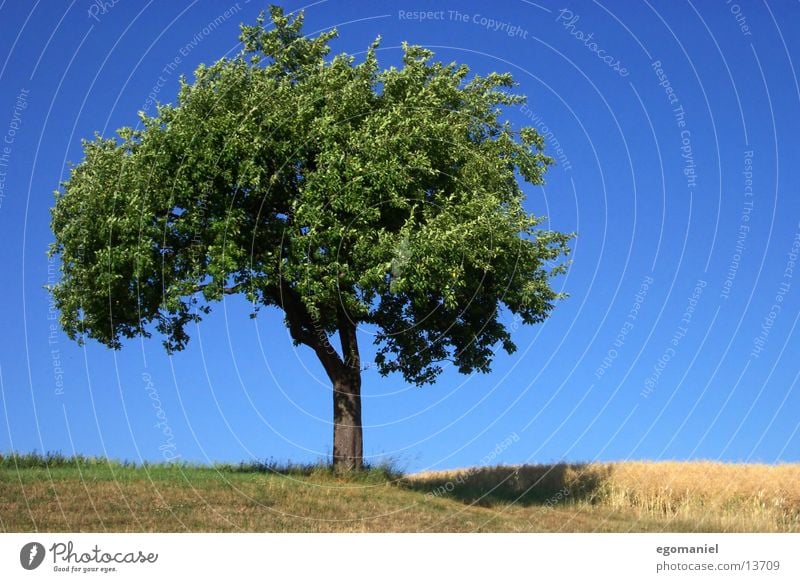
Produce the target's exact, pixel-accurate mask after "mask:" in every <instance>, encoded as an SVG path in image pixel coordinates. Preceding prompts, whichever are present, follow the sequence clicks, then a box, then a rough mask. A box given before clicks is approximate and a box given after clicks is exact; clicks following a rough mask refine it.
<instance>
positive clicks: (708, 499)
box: [410, 461, 800, 532]
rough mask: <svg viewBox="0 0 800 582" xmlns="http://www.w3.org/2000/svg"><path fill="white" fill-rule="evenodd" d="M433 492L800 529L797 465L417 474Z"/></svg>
mask: <svg viewBox="0 0 800 582" xmlns="http://www.w3.org/2000/svg"><path fill="white" fill-rule="evenodd" d="M410 479H411V480H413V481H417V482H420V483H426V484H427V485H428V486H429V487H431V488H432V492H433V495H434V496H453V495H455V496H459V497H462V498H465V499H467V500H468V501H469V502H471V503H475V504H481V505H483V504H490V503H494V502H496V501H497V500H503V501H505V502H506V503H507V504H509V505H514V504H523V505H524V504H527V503H538V504H541V505H543V506H544V507H548V508H555V507H558V506H572V507H574V508H576V509H577V508H581V507H583V508H590V507H604V508H607V509H611V510H618V511H624V512H627V511H633V512H635V513H636V515H638V516H640V517H641V518H642V519H646V520H650V519H656V520H659V521H662V522H663V523H664V524H665V529H667V530H669V529H671V528H670V525H669V524H670V522H674V523H693V524H697V527H698V528H699V529H706V528H707V527H708V526H711V529H714V530H718V531H759V532H771V531H779V532H787V531H792V532H794V531H800V465H798V464H782V465H763V464H734V463H718V462H709V461H703V462H622V463H590V464H575V465H567V464H555V465H524V466H516V467H514V466H506V467H494V468H482V469H464V470H457V471H445V472H435V473H420V474H416V475H413V476H411V477H410Z"/></svg>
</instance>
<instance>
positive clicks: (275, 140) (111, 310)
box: [50, 7, 571, 466]
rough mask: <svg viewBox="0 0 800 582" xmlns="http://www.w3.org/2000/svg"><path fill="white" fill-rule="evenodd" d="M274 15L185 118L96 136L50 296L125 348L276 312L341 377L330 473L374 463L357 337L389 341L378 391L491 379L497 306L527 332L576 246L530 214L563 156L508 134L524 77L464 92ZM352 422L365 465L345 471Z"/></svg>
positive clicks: (69, 207) (82, 326)
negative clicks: (216, 316)
mask: <svg viewBox="0 0 800 582" xmlns="http://www.w3.org/2000/svg"><path fill="white" fill-rule="evenodd" d="M270 12H271V20H272V24H273V25H274V26H273V27H271V29H270V30H266V29H265V26H264V16H263V15H262V16H261V17H260V18H259V20H258V21H257V22H256V24H255V25H254V26H242V29H241V30H242V33H241V37H240V39H241V41H242V43H243V50H242V52H241V53H240V54H239V55H238V56H236V57H235V58H231V59H221V60H219V61H218V62H216V63H214V64H213V65H211V66H204V65H201V66H200V67H198V68H197V70H196V72H195V78H194V81H193V82H188V81H187V80H185V79H182V80H181V86H180V91H179V93H178V97H177V101H176V103H175V104H174V105H160V106H158V108H157V112H156V113H155V115H154V116H152V117H151V116H148V115H146V114H144V113H140V120H141V123H140V125H139V126H138V127H137V128H130V127H125V128H122V129H120V130H119V131H118V132H117V133H118V137H116V138H103V137H100V136H96V138H95V139H94V140H91V141H84V143H83V148H84V159H83V161H81V162H80V163H79V164H77V165H76V166H75V167H74V168H73V169H72V172H71V175H70V177H69V179H68V180H67V181H66V182H65V183H64V184H63V187H62V189H61V191H60V192H58V193H57V199H56V204H55V207H54V209H53V211H52V229H53V232H54V234H55V242H54V243H53V245H52V247H51V250H50V253H51V255H56V256H58V257H59V258H60V265H61V275H62V277H61V279H60V281H59V282H58V283H57V284H56V285H55V286H54V287H53V288H52V293H53V295H54V298H55V302H56V305H57V307H58V308H59V310H60V313H61V324H62V326H63V329H64V330H65V332H66V333H67V335H68V336H69V337H70V338H73V339H77V340H79V341H80V340H81V339H82V338H84V337H89V338H93V339H95V340H97V341H99V342H101V343H103V344H105V345H108V346H110V347H112V348H119V347H121V345H122V342H123V339H124V338H132V337H135V336H139V335H142V336H146V337H149V336H150V335H151V333H152V332H153V331H157V332H158V333H159V334H160V335H162V336H163V338H164V342H165V345H166V347H167V349H168V350H180V349H182V348H183V347H184V346H185V345H186V343H187V341H188V339H189V336H188V333H187V328H188V326H189V324H191V323H194V322H197V321H199V320H200V318H201V317H202V316H203V315H204V314H207V313H209V311H210V308H211V306H212V305H213V304H214V303H215V302H217V301H219V300H220V299H221V298H222V297H223V295H224V294H229V293H242V294H244V295H246V297H247V298H248V299H249V300H250V301H251V302H252V304H253V306H254V310H255V311H257V310H258V308H259V307H262V306H274V307H277V308H280V309H282V310H283V312H284V314H285V322H286V326H287V328H288V330H289V332H290V335H291V337H292V339H293V340H294V342H295V343H296V344H304V345H307V346H309V347H310V348H312V349H313V350H314V351H315V353H316V354H317V356H318V357H319V359H320V361H321V363H322V365H323V367H324V368H325V370H326V372H327V373H328V375H329V377H330V378H331V380H332V382H333V386H334V423H335V428H334V432H335V435H334V462H335V463H336V462H338V461H342V464H347V465H348V466H360V463H361V449H360V446H361V444H360V441H361V433H360V430H361V429H360V424H361V419H360V396H359V395H360V367H361V362H360V355H359V351H358V338H357V334H356V329H357V327H358V326H362V325H367V326H372V327H373V328H374V329H375V330H376V335H375V336H374V341H375V343H376V344H377V355H376V358H375V364H376V365H377V368H378V370H379V371H380V372H381V373H382V374H384V375H385V374H388V373H390V372H399V373H400V374H402V376H403V377H404V378H405V380H406V381H408V382H410V383H414V384H417V385H421V384H425V383H428V382H432V381H433V380H434V379H435V378H436V376H437V375H438V374H439V373H440V372H441V371H442V363H443V362H445V361H450V362H453V363H454V365H455V366H456V367H457V369H458V370H459V371H460V372H463V373H469V372H472V371H474V370H478V371H481V372H487V371H489V369H490V364H491V362H492V357H493V354H494V350H495V349H496V347H497V346H498V345H501V346H502V347H503V348H504V349H505V350H506V351H507V352H509V353H511V352H513V351H514V349H515V346H514V343H513V342H512V339H511V335H510V332H509V330H508V328H507V327H506V325H504V324H503V323H502V321H501V311H502V310H503V309H505V310H507V311H508V312H510V313H513V314H515V315H516V316H518V318H520V319H521V321H522V322H524V323H527V324H533V323H537V322H541V321H543V320H544V319H545V318H546V317H547V316H548V314H549V313H550V311H551V310H552V309H553V307H554V305H555V302H556V300H558V299H559V298H561V296H562V295H561V294H559V293H557V292H555V291H554V290H553V289H552V288H551V286H550V278H551V277H552V276H554V275H557V274H559V273H563V272H564V270H565V268H566V263H565V262H559V259H560V258H561V257H562V256H563V255H565V254H566V253H567V252H568V250H569V249H568V241H569V239H570V237H571V235H569V234H565V233H559V232H554V231H551V230H544V229H542V228H540V225H541V223H542V220H543V219H542V218H541V217H537V216H533V215H530V214H529V213H527V212H526V211H525V209H524V208H523V199H524V194H523V191H522V189H521V187H520V179H521V180H525V181H527V182H529V183H531V184H542V183H543V175H544V173H545V170H546V168H547V167H548V166H549V165H550V164H551V163H552V160H551V159H550V158H549V157H547V156H546V155H545V154H544V153H543V146H544V143H543V140H542V137H541V136H540V135H539V134H537V132H536V131H535V130H534V129H533V128H522V129H521V130H519V131H514V130H513V128H512V127H511V125H510V124H509V123H508V122H507V121H502V120H501V118H500V116H501V113H502V108H503V107H504V106H513V105H517V104H520V103H522V102H523V101H524V97H523V96H520V95H517V94H514V93H513V92H512V91H511V89H512V88H513V86H514V82H513V80H512V78H511V76H510V75H508V74H490V75H488V76H485V77H482V76H472V78H470V79H469V80H468V79H467V77H468V74H469V69H468V68H467V67H466V66H465V65H457V64H442V63H440V62H435V61H434V60H433V54H432V53H431V51H429V50H427V49H424V48H421V47H419V46H409V45H405V44H404V45H403V59H402V66H401V67H399V68H396V67H391V68H388V69H385V70H381V69H380V68H379V66H378V59H377V54H376V53H377V49H378V46H379V40H376V41H375V42H374V43H373V44H372V46H371V47H370V48H369V50H368V51H367V52H366V56H365V57H364V58H363V59H361V60H360V62H359V61H357V60H356V59H355V58H354V57H353V56H349V55H346V54H342V55H337V56H334V57H332V58H331V57H328V54H329V50H330V48H329V42H330V40H331V39H333V38H334V37H335V36H336V32H335V31H331V32H326V33H323V34H321V35H319V36H317V37H316V38H306V37H304V36H303V35H302V31H301V27H302V22H303V17H302V14H300V15H299V16H296V17H295V18H290V17H289V16H286V15H284V13H283V11H282V10H281V9H279V8H276V7H273V8H272V9H271V11H270ZM337 334H338V336H339V344H340V345H339V348H338V349H335V348H334V346H333V345H332V344H331V342H330V339H331V338H332V337H334V336H335V335H337ZM340 393H345V394H346V395H348V399H345V400H347V402H349V404H347V402H345V403H344V404H342V403H341V402H340V404H337V403H336V402H337V398H340ZM340 405H341V406H340ZM340 408H341V410H340ZM337 411H338V412H339V413H341V414H340V415H339V416H338V417H337ZM356 413H357V418H355V417H354V415H355V414H356ZM346 422H349V423H351V425H356V424H357V428H358V434H357V435H355V436H353V437H352V438H351V437H349V436H348V437H347V439H348V440H347V443H350V441H353V440H354V439H356V440H357V441H358V442H357V443H356V445H357V451H356V450H353V449H352V448H351V447H350V445H349V444H344V445H341V446H340V447H339V451H338V453H340V454H337V446H336V445H337V442H336V430H337V428H336V427H341V426H345V423H346ZM340 432H346V431H345V429H344V428H341V431H340ZM343 442H344V441H343ZM342 447H344V449H349V450H346V451H344V449H342ZM343 451H344V452H343Z"/></svg>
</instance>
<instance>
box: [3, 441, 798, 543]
mask: <svg viewBox="0 0 800 582" xmlns="http://www.w3.org/2000/svg"><path fill="white" fill-rule="evenodd" d="M0 530H2V531H7V532H20V531H49V532H56V531H81V532H90V531H91V532H104V531H109V532H120V531H125V532H142V531H147V532H151V531H154V532H155V531H157V532H172V531H233V532H236V531H266V532H368V531H369V532H594V531H603V532H654V531H674V532H693V531H699V532H709V531H724V532H730V531H746V532H747V531H753V532H798V531H800V465H796V464H795V465H777V466H774V465H738V464H722V463H711V462H690V463H678V462H664V463H655V462H654V463H641V462H626V463H611V464H588V465H563V464H559V465H526V466H522V467H489V468H475V469H467V470H463V471H450V472H439V473H423V474H416V475H408V476H403V475H401V474H399V473H398V472H396V471H393V470H392V469H391V468H387V467H379V468H372V469H370V470H369V471H366V472H364V473H363V474H359V475H356V476H349V477H342V476H337V475H334V474H332V473H331V471H330V470H329V469H328V468H327V467H325V466H322V465H317V466H286V465H284V466H277V465H271V464H258V463H255V464H242V465H215V466H189V465H161V464H159V465H142V466H135V465H133V464H128V463H120V462H114V461H111V462H110V461H108V460H106V459H89V458H83V457H78V458H64V457H61V456H59V455H49V456H47V457H41V456H37V455H23V456H19V455H11V456H2V455H0Z"/></svg>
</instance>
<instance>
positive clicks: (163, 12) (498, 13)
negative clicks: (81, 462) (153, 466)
mask: <svg viewBox="0 0 800 582" xmlns="http://www.w3.org/2000/svg"><path fill="white" fill-rule="evenodd" d="M303 6H307V9H306V23H307V26H306V32H307V33H312V34H313V33H315V32H318V31H321V30H323V29H327V28H329V27H334V26H335V27H337V28H338V29H339V33H340V37H339V39H337V40H336V41H335V43H334V52H350V53H356V54H358V53H361V51H363V50H364V49H365V48H366V47H367V46H368V45H369V43H370V42H371V41H372V40H373V39H374V38H375V37H376V36H377V35H381V36H382V38H383V44H382V49H381V52H380V53H379V56H380V58H381V62H382V63H383V64H386V65H389V64H393V63H396V62H397V61H398V56H399V45H400V43H401V42H402V41H404V40H405V41H409V42H410V43H416V44H422V45H426V46H428V47H430V48H432V49H433V50H435V52H436V55H437V57H438V58H440V59H441V60H444V61H452V60H456V61H460V62H465V63H468V64H469V65H470V66H471V67H472V70H473V71H475V72H479V73H487V72H490V71H510V72H512V73H513V74H514V75H515V77H516V80H517V81H518V82H519V85H520V87H519V90H520V92H522V93H525V94H527V95H528V97H529V103H528V105H527V107H526V108H525V109H520V108H517V109H512V110H509V111H508V112H507V117H508V119H510V120H511V121H512V122H513V123H515V124H517V125H519V124H523V123H526V122H527V123H528V124H532V125H538V127H539V129H540V131H541V132H545V131H547V132H548V133H547V134H546V138H547V143H548V151H549V153H550V154H551V155H553V156H554V157H555V158H557V160H558V162H559V163H558V165H557V166H555V167H553V168H552V169H551V170H550V172H549V174H548V176H547V184H546V185H545V186H544V187H537V188H528V189H527V192H528V200H527V205H528V208H529V210H530V211H531V212H535V213H537V214H546V215H547V216H549V225H550V226H551V227H552V228H555V229H558V230H564V231H577V232H578V233H579V236H578V238H577V239H576V241H575V242H574V253H573V256H572V259H573V261H574V262H573V264H572V266H571V268H570V271H569V273H568V275H566V276H564V277H562V278H561V279H559V280H558V281H557V285H558V287H559V288H561V289H563V290H565V291H567V292H568V293H569V294H570V295H571V297H570V299H568V300H567V301H565V302H563V303H562V304H561V305H560V306H559V308H558V309H557V310H556V311H555V312H554V314H553V316H552V317H551V318H550V319H549V320H548V321H547V322H546V323H545V324H542V325H539V326H535V327H530V328H524V329H518V330H516V331H515V339H516V341H517V344H518V346H519V348H520V349H519V351H518V352H517V353H516V354H514V355H513V356H507V355H505V354H504V353H503V352H502V351H501V352H499V353H498V356H497V359H496V362H495V365H494V370H493V372H492V373H491V374H488V375H475V376H469V377H468V376H461V375H459V374H457V373H456V372H455V371H454V370H448V371H447V372H446V373H445V374H443V375H442V376H441V378H440V379H439V381H438V383H437V384H435V385H433V386H429V387H426V388H424V389H417V388H414V387H411V386H408V385H405V384H404V383H403V381H402V378H400V377H388V378H381V377H379V376H378V375H377V374H376V373H374V371H367V372H366V373H365V377H364V422H365V452H366V454H367V455H368V456H369V457H370V460H376V459H379V458H382V457H392V458H395V459H398V460H399V461H400V463H401V465H403V466H404V467H406V468H407V469H409V470H421V469H425V468H444V467H457V466H466V465H475V464H479V463H487V462H488V463H499V462H502V463H523V462H552V461H560V460H569V461H591V460H621V459H699V458H702V459H722V460H728V461H764V462H781V461H800V431H798V427H800V386H798V374H799V373H800V365H799V364H798V362H800V353H798V338H797V333H796V330H797V324H798V317H800V263H798V264H797V265H795V263H794V260H795V259H797V260H800V256H798V257H795V256H794V254H793V253H797V254H798V255H800V252H798V251H800V238H798V237H799V236H800V197H798V191H800V188H799V186H800V164H798V161H797V158H798V153H800V139H799V138H798V135H800V127H798V125H800V121H799V120H800V115H798V113H799V111H798V106H799V105H800V89H799V88H798V79H797V71H796V69H795V68H794V67H795V65H796V64H797V63H798V62H800V45H798V43H800V41H798V38H800V34H798V33H800V31H799V30H798V23H800V5H798V3H797V2H775V3H771V4H770V6H769V7H768V6H767V4H765V3H758V2H744V1H741V0H740V1H739V2H738V4H737V3H736V2H725V1H724V0H719V1H715V2H673V1H671V0H670V1H666V0H662V1H649V0H648V1H643V2H641V3H639V2H627V1H626V2H622V1H615V2H602V3H593V2H583V1H581V2H572V3H570V4H564V3H558V4H553V3H551V2H547V1H544V2H537V3H534V2H528V1H523V0H508V1H505V2H492V3H486V2H423V1H416V2H415V1H413V0H404V1H402V2H394V1H390V2H380V3H376V2H366V1H356V2H352V1H344V0H341V1H338V0H331V1H320V2H316V3H313V4H308V5H303V4H301V3H298V2H289V3H288V4H286V5H285V7H286V9H287V10H296V9H299V8H302V7H303ZM565 6H566V8H565ZM264 7H265V4H262V3H261V2H256V1H255V0H253V1H249V2H248V1H246V0H239V2H238V3H237V2H233V1H231V2H228V1H226V0H219V1H215V2H211V1H197V2H166V1H160V2H133V1H129V0H123V1H118V2H117V3H116V4H114V3H113V2H111V1H110V0H106V2H105V3H103V2H101V1H100V0H98V2H96V3H95V2H92V1H90V0H75V1H73V2H67V1H64V2H58V1H48V2H20V1H5V2H0V140H3V143H0V232H2V237H3V238H2V240H3V244H2V245H0V264H2V265H3V271H2V276H0V293H2V299H3V301H2V302H1V303H0V324H1V325H2V329H3V331H4V334H3V337H4V341H3V342H2V343H3V347H2V349H0V369H1V370H2V402H1V403H0V405H1V406H2V416H0V429H1V430H0V451H9V450H12V449H13V450H17V451H21V452H24V451H31V450H34V449H35V450H38V451H49V450H53V451H61V452H63V453H65V454H70V453H73V452H79V453H83V454H92V455H104V454H107V455H108V456H111V457H115V458H124V459H132V460H144V459H147V460H159V459H163V458H166V457H175V458H180V459H183V460H188V461H203V462H205V461H215V460H230V461H238V460H248V459H266V458H269V457H273V458H276V459H278V460H286V459H292V460H295V461H313V460H315V459H317V458H319V457H321V456H325V455H328V454H330V447H331V425H330V420H331V390H330V387H329V385H328V382H327V380H326V378H325V376H324V373H323V372H322V369H321V367H320V365H319V364H318V363H317V361H316V360H315V358H314V357H313V355H312V354H311V353H310V351H309V350H308V349H307V348H293V346H292V344H291V341H290V340H289V338H288V334H287V332H286V330H285V329H284V328H283V326H282V324H281V317H280V314H279V313H278V312H277V311H266V312H262V313H261V315H260V316H259V317H258V319H256V320H250V319H249V318H248V317H247V314H248V312H249V309H248V306H247V305H246V304H245V302H244V300H240V299H237V298H228V299H226V301H225V302H224V303H221V304H218V305H216V306H215V307H216V308H215V311H214V313H213V315H212V316H210V317H208V318H206V319H205V320H204V321H203V322H202V324H200V325H199V326H198V327H197V328H195V329H193V330H192V340H191V342H190V344H189V347H188V349H187V350H186V351H184V352H182V353H179V354H177V355H175V356H173V357H169V356H167V355H166V353H165V352H164V350H163V348H162V346H161V343H160V341H159V340H158V339H156V338H154V339H152V340H149V341H144V342H141V341H138V340H137V341H132V342H129V343H128V344H127V345H126V347H125V348H124V349H123V350H122V351H118V352H114V351H111V350H108V349H106V348H104V347H102V346H100V345H97V344H95V343H88V344H87V345H86V346H85V347H79V346H77V345H75V344H74V343H71V342H70V341H69V340H68V339H67V338H66V337H65V336H64V335H63V334H61V333H60V332H59V331H51V328H50V325H51V323H53V321H52V319H51V317H52V316H53V314H52V313H51V312H50V310H49V305H48V295H47V293H46V291H45V290H44V288H43V287H44V285H45V284H46V283H47V280H48V266H49V265H48V259H47V257H46V249H47V245H48V243H49V242H50V241H51V234H50V230H49V212H48V209H49V208H50V206H51V205H52V203H53V195H52V192H53V191H54V190H55V189H57V188H58V185H59V182H60V181H61V180H63V179H64V178H65V177H66V175H67V172H68V168H69V165H68V162H70V161H72V162H77V161H79V160H80V155H81V149H80V140H81V139H82V138H87V137H91V136H92V135H93V133H94V132H95V131H98V132H100V133H101V134H103V135H106V136H111V135H113V132H114V130H115V129H116V128H117V127H120V126H123V125H134V124H136V122H137V116H136V112H137V111H138V110H141V109H149V110H150V111H152V105H151V103H152V100H153V99H152V97H153V96H152V95H151V93H157V99H158V100H160V101H162V102H170V101H173V100H174V97H175V93H176V90H177V87H178V78H179V75H180V74H185V75H187V76H191V74H192V71H193V70H194V68H195V67H196V66H197V65H198V64H199V63H210V62H212V61H214V60H216V59H217V58H219V57H220V56H223V55H225V54H228V53H231V52H235V51H237V50H238V47H237V35H238V25H239V22H240V21H246V22H252V21H254V20H255V17H256V15H257V14H258V12H259V10H260V9H262V8H264ZM226 11H227V13H226ZM418 11H432V13H431V14H427V15H426V16H428V17H429V18H426V19H425V20H420V19H418V18H415V15H414V12H418ZM557 148H560V149H558V150H557ZM369 343H370V342H369V335H368V334H367V333H362V344H364V345H366V346H368V345H369ZM367 351H368V350H367Z"/></svg>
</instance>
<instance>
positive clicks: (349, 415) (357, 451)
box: [333, 368, 364, 472]
mask: <svg viewBox="0 0 800 582" xmlns="http://www.w3.org/2000/svg"><path fill="white" fill-rule="evenodd" d="M363 466H364V445H363V436H362V429H361V371H360V370H359V369H352V368H351V369H349V370H348V371H347V372H346V373H345V374H342V376H341V377H340V378H338V379H337V380H336V381H334V383H333V469H334V471H337V472H346V471H360V470H361V469H362V468H363Z"/></svg>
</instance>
